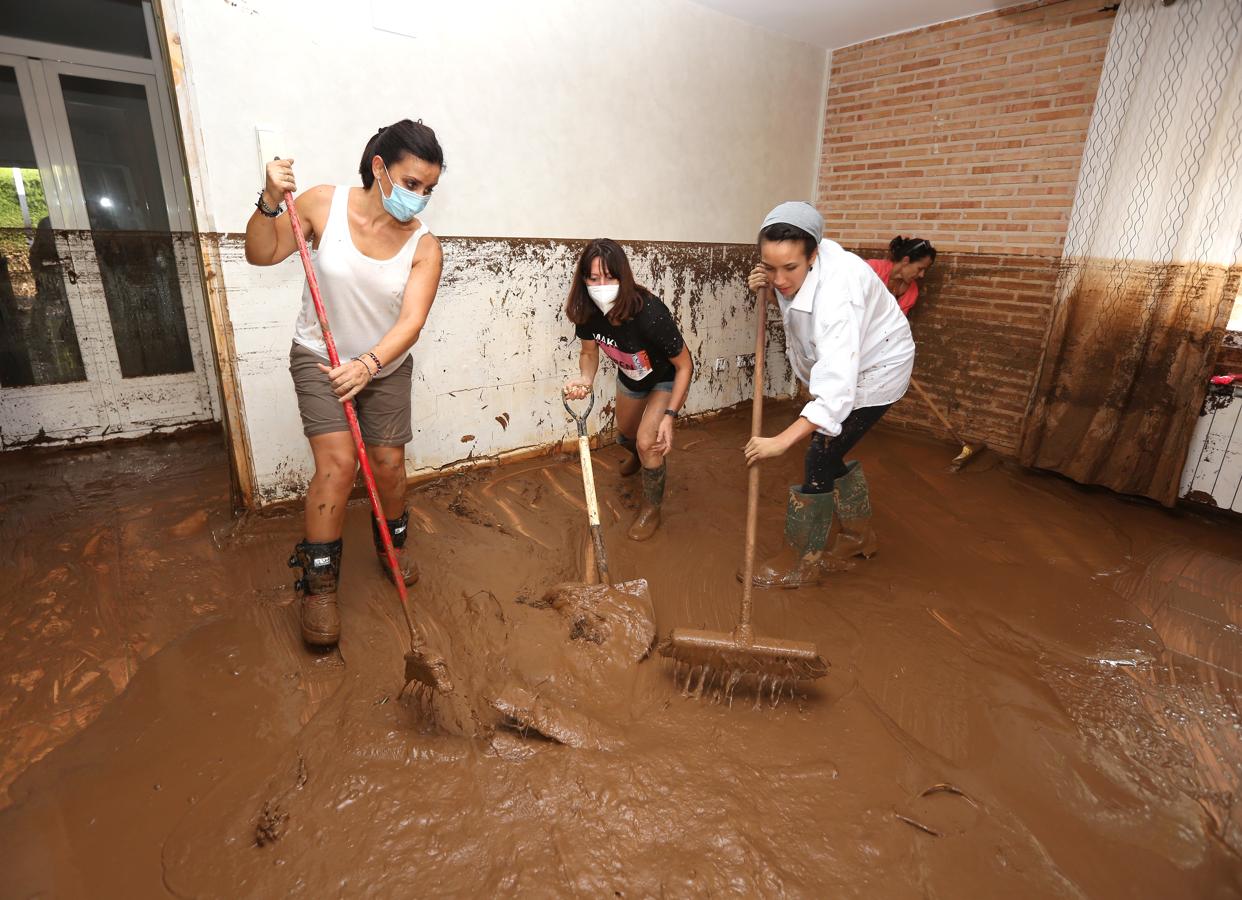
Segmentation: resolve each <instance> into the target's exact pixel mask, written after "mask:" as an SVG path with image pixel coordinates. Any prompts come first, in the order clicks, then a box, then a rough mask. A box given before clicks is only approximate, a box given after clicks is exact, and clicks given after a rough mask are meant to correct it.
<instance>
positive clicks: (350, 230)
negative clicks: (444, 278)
mask: <svg viewBox="0 0 1242 900" xmlns="http://www.w3.org/2000/svg"><path fill="white" fill-rule="evenodd" d="M443 169H444V153H443V151H442V150H441V149H440V143H439V141H437V140H436V134H435V132H434V131H432V130H431V129H430V128H428V127H427V126H426V125H424V124H423V123H422V122H421V121H419V122H411V121H410V120H409V119H402V120H401V121H400V122H396V123H394V124H393V125H389V126H387V127H384V128H381V129H380V130H379V131H378V132H376V133H375V134H374V135H372V136H371V138H370V139H369V140H368V141H367V145H366V149H365V150H364V151H363V153H362V161H361V162H360V164H359V166H358V174H359V176H360V177H361V179H362V187H349V186H347V185H342V186H340V187H334V186H332V185H326V184H321V185H316V186H315V187H312V188H310V189H309V190H307V191H305V192H304V193H302V194H300V195H299V196H298V197H297V200H296V201H295V202H296V203H297V209H298V215H299V216H300V217H301V220H302V223H303V228H305V230H306V237H307V240H308V241H309V242H311V244H312V246H313V248H314V252H313V263H314V267H315V274H316V277H317V278H318V280H319V285H320V287H321V288H322V292H323V302H324V306H325V308H326V310H327V313H328V321H329V322H331V323H332V333H333V337H334V338H335V340H336V345H337V349H338V351H339V353H340V356H341V360H342V361H341V364H340V366H338V367H337V368H335V369H334V368H330V367H329V366H328V364H327V362H328V352H327V348H326V347H325V345H324V340H323V333H322V331H321V330H320V328H319V320H318V318H317V317H316V315H315V308H314V305H313V302H312V300H311V295H310V288H309V285H308V286H307V287H306V289H305V290H304V291H303V295H302V312H301V314H300V315H299V316H298V320H297V324H296V325H295V327H294V334H293V346H292V348H291V350H290V353H289V371H290V374H291V375H292V376H293V385H294V389H295V390H296V391H297V397H298V411H299V413H300V414H301V417H302V430H303V433H304V434H305V435H306V437H307V439H308V440H309V442H310V447H311V453H312V454H313V456H314V459H315V475H314V477H313V478H312V479H311V483H310V486H309V487H308V488H307V491H306V510H305V525H306V532H305V537H304V539H303V540H302V541H301V542H300V543H299V544H298V545H297V546H296V547H295V548H294V553H293V557H292V558H291V559H290V561H289V565H290V566H291V567H296V566H300V567H301V569H302V578H301V579H299V580H298V582H297V583H296V584H297V587H298V589H299V590H300V591H301V593H302V607H301V620H302V638H303V640H305V641H306V643H307V644H310V645H313V646H318V647H330V646H333V645H335V644H336V643H337V641H338V640H339V638H340V632H341V622H340V612H339V609H338V607H337V582H338V579H339V576H340V570H341V549H342V542H341V529H342V527H343V525H344V522H345V507H346V503H347V501H348V500H349V494H350V491H351V490H352V489H353V486H354V478H355V475H356V473H357V469H358V459H357V453H356V451H355V448H354V442H353V438H352V437H351V436H350V433H349V425H348V423H347V421H346V419H345V407H344V405H343V404H344V403H345V402H347V401H349V400H351V399H352V400H353V401H354V402H355V404H356V406H357V411H358V421H359V424H360V425H361V429H362V439H363V442H364V443H365V444H366V451H367V457H368V459H369V460H370V463H371V468H372V470H373V471H374V473H375V483H376V487H377V489H378V491H379V495H380V501H381V503H382V505H383V508H384V515H385V518H387V520H388V530H389V532H390V533H391V534H392V541H393V545H394V546H395V547H396V549H397V558H398V560H399V562H400V566H401V570H402V573H403V574H404V579H405V582H406V584H412V583H414V581H416V580H417V578H418V569H417V567H416V566H415V564H414V562H413V560H412V559H411V558H410V557H409V555H408V554H407V552H406V549H405V542H406V536H407V535H406V528H407V525H408V522H409V511H408V510H407V509H406V508H405V488H406V475H405V445H406V444H407V443H408V442H409V441H410V439H411V438H412V437H413V432H412V429H411V427H410V377H411V372H412V371H413V366H414V363H413V360H411V358H410V348H411V347H412V346H413V345H414V342H415V341H417V340H418V337H419V334H420V333H421V332H422V329H423V325H424V323H425V322H426V321H427V314H428V313H429V312H430V311H431V304H432V302H433V301H434V300H435V296H436V290H437V288H438V287H439V284H440V268H441V264H442V259H441V252H440V242H439V241H438V240H437V239H436V237H435V236H434V235H432V234H431V233H430V232H429V231H428V230H427V226H426V225H425V224H423V223H422V222H420V221H419V219H418V214H419V213H421V212H422V210H423V208H424V207H425V206H426V205H427V201H428V200H429V199H430V197H431V192H432V191H433V190H434V189H435V187H436V184H437V183H438V182H439V180H440V173H441V171H442V170H443ZM295 187H296V183H295V181H294V178H293V160H291V159H279V160H276V161H275V162H271V163H268V165H267V184H266V185H265V186H264V188H263V190H262V192H260V194H259V200H258V202H257V203H255V212H254V214H253V215H251V217H250V221H249V222H248V223H247V225H246V259H247V260H248V261H249V262H250V263H251V264H253V265H256V266H273V265H276V264H277V263H279V262H281V261H283V260H284V259H286V258H288V257H289V256H290V255H292V254H294V253H296V252H297V242H296V240H295V239H294V236H293V230H292V228H291V227H290V225H289V218H288V216H284V215H282V213H283V212H284V211H285V210H284V207H283V206H282V205H281V203H282V201H283V200H284V196H285V192H286V191H292V190H294V189H295ZM371 525H372V531H373V534H374V538H375V550H376V553H377V555H378V557H379V560H380V565H381V567H382V568H383V570H384V572H385V573H386V574H389V577H390V578H391V577H392V576H391V574H390V573H389V569H388V566H387V564H386V562H385V557H384V549H383V546H382V544H381V541H380V537H379V527H378V524H377V523H376V522H374V521H372V523H371Z"/></svg>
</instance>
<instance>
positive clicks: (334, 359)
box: [285, 191, 453, 693]
mask: <svg viewBox="0 0 1242 900" xmlns="http://www.w3.org/2000/svg"><path fill="white" fill-rule="evenodd" d="M285 206H286V207H287V208H288V210H289V225H290V227H292V229H293V237H294V239H295V240H296V241H297V242H298V255H299V256H301V257H302V268H304V269H305V270H306V282H307V284H308V285H310V294H311V300H313V301H314V304H315V315H316V316H318V318H319V329H320V331H322V332H323V343H324V346H325V347H326V348H327V350H328V362H329V363H330V364H331V365H332V368H334V369H335V368H337V367H338V366H339V365H340V364H341V358H340V356H339V355H338V354H337V352H336V341H335V340H333V338H332V329H331V328H329V327H328V313H327V311H326V310H325V309H324V306H323V298H322V297H321V296H320V295H319V279H318V278H316V277H315V268H314V266H312V265H311V258H310V250H309V248H307V246H306V236H305V235H304V234H303V233H302V222H301V220H300V219H299V218H298V210H297V207H296V206H294V204H293V191H286V192H285ZM345 418H346V420H347V421H348V422H349V432H350V434H351V435H353V438H354V448H355V449H356V450H357V452H358V464H359V466H360V467H361V468H362V480H363V481H364V482H366V486H367V496H368V497H370V498H371V512H372V513H373V514H374V516H375V521H376V522H377V523H378V525H379V533H380V539H381V540H382V541H383V544H384V558H385V559H386V560H387V561H388V567H389V568H390V569H391V570H392V580H393V582H394V583H395V584H396V585H397V595H398V596H399V597H400V598H401V611H402V612H403V613H404V614H405V626H406V628H408V629H409V632H410V649H409V651H408V652H407V653H406V654H405V684H406V686H407V687H408V686H409V685H411V684H418V685H423V686H425V687H428V688H431V689H432V690H435V691H440V692H442V693H450V692H451V691H452V690H453V682H452V681H450V680H449V675H448V666H447V665H446V664H445V662H444V657H442V656H440V654H438V653H436V652H435V651H434V650H432V649H431V648H429V647H428V646H427V645H426V644H425V643H424V642H423V641H422V640H420V639H419V637H418V632H417V631H416V630H415V628H414V620H413V619H412V618H411V617H410V600H409V597H408V595H407V594H406V590H405V577H404V576H403V575H402V573H401V566H400V564H399V563H398V562H397V551H396V548H395V547H394V546H393V543H392V535H391V534H389V532H388V520H387V518H386V517H385V515H384V508H383V506H382V505H381V504H380V499H379V492H378V491H377V490H376V489H375V476H374V475H373V474H372V473H371V462H370V460H369V459H368V458H367V448H366V444H364V443H363V440H362V431H361V429H360V428H359V427H358V414H357V412H356V411H355V410H354V401H353V400H350V401H349V402H348V403H346V404H345Z"/></svg>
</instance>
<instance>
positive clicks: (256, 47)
mask: <svg viewBox="0 0 1242 900" xmlns="http://www.w3.org/2000/svg"><path fill="white" fill-rule="evenodd" d="M163 5H164V7H165V16H164V19H163V21H164V27H165V29H166V35H167V39H168V43H169V46H170V58H171V59H172V67H173V76H174V82H175V86H176V93H177V99H178V106H179V114H180V117H181V123H182V127H183V131H184V132H185V137H186V149H187V156H188V157H189V163H190V168H191V182H192V184H193V185H194V188H195V194H196V198H195V199H196V204H197V206H196V208H197V212H198V214H199V223H200V228H201V229H202V231H203V232H204V241H205V244H207V245H209V246H208V249H209V250H210V252H209V253H206V254H205V255H206V256H208V257H209V258H210V259H212V260H214V263H212V264H209V267H208V268H209V272H208V278H209V282H210V284H211V287H212V290H213V293H212V297H213V314H214V315H215V316H216V318H217V320H218V321H217V325H218V326H219V325H221V324H223V327H224V331H225V333H226V336H227V337H228V338H230V339H231V341H232V350H233V354H232V357H231V358H230V360H229V361H228V363H229V365H230V366H231V367H232V369H233V376H234V379H233V380H234V381H235V383H236V385H237V388H236V391H235V397H236V400H237V405H238V408H240V409H241V410H242V413H241V418H242V420H243V421H244V422H245V430H246V434H245V439H246V440H245V442H244V443H245V445H247V446H246V453H245V455H246V456H247V457H248V462H249V463H250V469H251V471H252V473H253V479H252V480H253V485H252V490H250V491H245V490H243V494H244V495H246V496H247V497H248V498H250V499H251V500H252V502H254V503H255V504H256V505H263V504H266V503H271V502H276V501H279V500H284V499H289V498H292V497H294V496H296V495H297V493H298V492H300V491H301V490H302V489H303V487H304V484H305V482H306V480H307V479H308V477H309V475H310V472H311V465H310V462H311V461H310V455H309V450H308V448H307V446H306V442H305V440H304V439H303V438H302V434H301V427H300V423H299V420H298V414H297V406H296V402H295V398H294V392H293V387H292V383H291V381H290V378H289V375H288V371H287V362H288V352H289V344H290V339H291V335H292V325H293V321H294V319H295V318H296V316H297V312H298V308H299V304H300V290H301V282H302V273H301V268H300V264H299V263H298V261H297V260H296V258H294V259H292V260H290V261H288V262H286V263H285V264H283V265H281V266H278V267H274V268H270V269H256V268H253V267H251V266H249V265H247V264H246V262H245V258H244V254H243V248H242V238H241V235H240V234H238V232H239V231H241V230H242V229H243V228H244V226H245V222H246V220H247V219H248V217H249V215H250V204H251V203H252V202H253V196H254V194H255V192H256V190H257V189H258V187H259V186H260V184H261V182H260V162H259V155H258V152H257V140H256V136H255V129H256V127H259V126H262V127H264V128H267V129H270V130H271V131H272V132H273V133H275V134H276V135H277V136H278V137H277V141H278V143H279V145H280V146H281V147H284V148H285V151H284V152H286V153H288V154H289V155H292V156H293V157H294V158H295V160H296V161H297V162H296V165H295V168H296V171H297V175H298V180H299V183H300V184H302V185H307V186H309V185H313V184H316V183H322V182H329V183H347V182H352V181H353V180H354V179H355V178H356V177H357V176H356V174H353V173H355V172H356V169H357V165H358V156H359V153H360V150H361V148H362V145H363V144H364V143H365V141H366V139H367V138H368V136H369V135H370V134H371V133H373V132H374V130H375V129H376V127H378V126H379V125H381V124H386V123H388V122H390V121H392V120H394V119H396V118H399V117H402V116H413V117H421V118H423V119H424V120H425V121H426V122H428V123H429V124H431V125H432V126H433V127H435V128H436V130H437V133H438V135H439V137H440V139H441V142H442V144H443V146H444V148H445V155H446V159H447V162H448V167H447V170H446V172H445V175H444V178H443V179H442V181H441V185H440V188H439V190H438V191H437V193H436V197H435V200H434V201H433V202H432V204H431V206H430V207H429V209H428V211H427V215H426V216H425V219H426V221H427V222H428V224H430V225H431V227H432V230H433V231H435V232H436V233H437V234H439V235H442V236H443V235H454V236H455V237H450V238H445V239H444V246H445V274H444V280H443V284H442V287H441V290H440V293H439V295H438V297H437V300H436V304H435V307H434V308H433V310H432V314H431V318H430V320H429V322H428V325H427V328H426V330H425V332H424V336H423V338H422V340H421V342H420V344H419V345H418V347H417V348H416V352H415V354H414V360H415V369H414V388H413V392H414V397H413V401H414V426H415V438H414V441H413V443H411V444H410V445H409V447H408V455H407V468H408V470H409V471H410V472H411V474H413V473H416V472H421V471H427V470H433V469H436V468H442V467H447V466H452V465H455V464H459V463H461V462H463V461H468V460H471V459H477V458H479V457H491V456H497V455H500V454H503V453H507V452H510V451H518V450H522V449H524V448H535V447H539V446H543V445H547V444H549V443H551V442H555V441H558V440H559V439H561V438H562V437H564V436H566V435H567V434H568V427H567V421H566V417H565V414H564V410H563V409H562V408H561V406H560V400H559V395H558V388H559V384H560V382H561V380H562V379H563V378H564V377H565V376H566V375H568V374H570V373H571V372H574V371H576V366H577V364H576V353H577V347H576V341H574V340H573V339H572V333H573V332H572V327H571V326H570V324H569V323H568V321H566V320H565V318H564V314H563V313H562V312H561V309H560V308H561V306H562V304H563V300H564V297H565V294H566V291H567V288H568V278H569V275H570V272H571V270H572V267H573V263H574V261H575V259H576V255H577V252H578V250H579V249H580V246H581V244H580V242H579V240H580V239H583V238H587V237H594V236H597V235H608V236H612V237H616V238H618V239H626V240H628V241H629V242H630V243H629V244H628V245H627V246H628V247H629V249H630V252H631V254H632V262H633V264H634V269H635V272H636V274H637V276H638V278H639V280H640V281H641V282H643V283H645V284H646V285H648V286H649V287H651V288H652V289H653V290H654V291H656V292H657V293H658V294H660V295H661V296H662V297H663V298H664V300H665V302H666V303H668V304H669V306H670V308H671V309H672V310H673V313H674V315H675V317H676V318H677V320H678V322H679V324H680V326H681V328H682V331H683V334H684V335H685V337H686V340H687V344H688V345H689V347H690V349H691V351H692V353H693V354H694V358H695V362H696V364H697V366H698V371H697V373H696V377H695V382H694V384H693V386H692V389H691V394H690V399H689V402H688V404H687V409H688V410H689V411H690V412H692V413H694V412H704V411H709V410H713V409H718V408H722V407H726V406H730V405H732V404H734V403H736V402H738V401H740V400H743V399H745V398H746V397H747V396H749V394H750V377H749V371H748V370H746V369H745V368H739V367H738V365H737V361H738V360H737V358H738V357H739V356H744V355H746V354H749V353H750V352H751V351H752V349H753V341H754V338H753V331H752V328H753V323H754V319H753V303H752V301H751V300H750V298H749V297H748V296H747V294H746V291H745V288H744V281H745V272H746V271H747V269H748V268H749V267H750V265H752V264H753V260H754V249H753V245H752V244H751V243H750V242H751V241H752V240H753V236H754V233H755V230H756V228H757V225H758V223H759V221H760V220H761V218H762V216H763V214H764V213H765V212H766V211H767V210H768V209H769V208H770V207H771V206H772V205H773V204H774V203H775V202H778V201H780V200H783V199H787V198H791V197H810V196H811V195H812V194H813V191H814V178H815V168H816V155H817V149H818V143H819V137H818V128H819V116H820V110H821V99H822V91H823V83H824V76H825V70H826V63H827V54H825V53H824V52H823V51H822V50H819V49H817V48H813V47H810V46H809V45H806V44H801V43H799V42H796V41H792V40H789V39H787V38H783V37H780V36H778V35H775V34H771V33H769V32H766V31H763V30H761V29H758V28H754V27H752V26H749V25H746V24H744V23H741V22H739V21H737V20H734V19H732V18H729V17H727V16H723V15H721V14H718V13H715V12H713V11H710V10H706V9H704V8H702V7H700V6H697V5H695V4H693V3H690V2H687V0H636V2H632V3H626V4H617V3H609V2H605V0H585V2H569V0H549V2H543V3H539V4H513V3H505V2H500V0H483V2H476V3H471V4H428V5H423V4H419V5H418V6H417V7H416V8H412V7H411V6H410V5H409V4H402V3H398V2H395V0H371V2H369V3H366V2H364V3H361V4H358V5H355V6H346V5H344V4H339V3H336V2H332V0H311V2H301V3H296V4H294V3H292V2H286V0H219V2H207V0H196V2H190V0H166V2H165V3H164V4H163ZM285 72H293V73H295V74H294V75H292V76H286V75H284V74H283V73H285ZM770 338H771V340H770V343H773V346H772V354H771V356H772V360H773V365H772V367H771V373H772V374H771V376H770V378H769V391H770V392H772V393H787V392H788V391H789V390H790V387H791V382H790V375H789V372H788V369H787V368H786V366H785V364H784V361H783V355H782V354H781V353H780V350H781V346H780V343H781V337H780V333H779V328H775V329H773V331H772V333H771V335H770ZM227 344H228V341H227V340H219V339H218V340H217V345H218V346H222V347H226V348H227ZM718 360H722V361H723V362H722V363H720V364H719V366H718V363H717V361H718ZM613 380H614V379H613V369H612V367H611V364H606V365H605V368H604V370H603V372H602V373H601V377H600V379H599V381H598V382H597V385H599V386H600V387H601V388H602V391H601V397H600V401H599V402H600V404H601V405H602V406H603V407H604V410H605V415H604V416H603V417H602V418H599V417H597V418H596V419H595V425H594V427H608V426H610V425H611V420H610V418H609V416H610V413H611V402H610V401H611V399H612V396H613V390H614V388H613ZM225 381H226V382H227V381H229V379H225ZM238 446H242V444H241V443H239V444H238Z"/></svg>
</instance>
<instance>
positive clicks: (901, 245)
mask: <svg viewBox="0 0 1242 900" xmlns="http://www.w3.org/2000/svg"><path fill="white" fill-rule="evenodd" d="M935 261H936V248H935V247H933V246H932V245H931V242H930V241H925V240H923V238H916V237H902V236H901V235H897V237H895V238H893V239H892V240H891V241H889V243H888V259H869V260H867V265H869V266H871V268H872V269H873V270H874V271H875V274H877V275H879V276H880V280H881V281H883V282H884V286H885V287H886V288H888V292H889V293H890V294H892V295H893V296H894V297H895V298H896V299H897V305H898V306H900V307H901V311H902V312H903V313H905V314H906V315H907V316H909V315H910V310H911V309H913V308H914V304H915V303H916V302H917V301H918V299H919V282H920V281H921V280H922V278H923V276H924V275H926V274H927V270H928V269H930V268H931V266H932V263H934V262H935Z"/></svg>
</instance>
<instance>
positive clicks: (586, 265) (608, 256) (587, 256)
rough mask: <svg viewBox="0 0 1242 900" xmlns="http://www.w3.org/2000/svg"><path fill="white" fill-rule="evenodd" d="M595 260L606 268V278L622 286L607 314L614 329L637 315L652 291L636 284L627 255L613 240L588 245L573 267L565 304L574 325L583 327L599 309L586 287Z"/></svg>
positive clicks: (598, 241)
mask: <svg viewBox="0 0 1242 900" xmlns="http://www.w3.org/2000/svg"><path fill="white" fill-rule="evenodd" d="M596 259H598V260H600V262H601V263H602V264H603V267H604V274H605V275H608V276H609V277H610V278H615V279H617V281H619V282H621V289H620V290H619V291H618V292H617V302H616V303H615V304H614V305H613V307H612V311H611V312H610V313H609V314H608V321H610V322H611V323H612V324H613V325H620V324H621V323H622V322H624V321H626V320H627V319H632V318H634V316H636V315H638V311H639V310H640V309H642V308H643V303H644V302H645V300H646V298H647V297H648V296H649V295H650V294H651V291H649V290H647V289H646V288H645V287H642V286H641V285H638V284H635V283H634V273H633V272H632V271H630V261H629V260H628V259H626V257H625V251H624V250H622V249H621V245H620V244H618V243H617V242H616V241H614V240H612V239H611V238H595V239H594V240H592V241H588V242H587V245H586V247H585V248H584V249H583V251H582V255H581V256H580V257H578V265H577V266H575V267H574V280H573V283H572V284H571V285H570V286H569V299H568V300H567V301H566V302H565V315H567V316H569V321H571V322H573V323H574V324H575V325H582V324H584V323H585V322H586V321H587V319H589V318H591V314H592V313H593V312H595V310H596V309H597V307H596V306H595V303H594V301H592V300H591V295H590V294H588V293H587V284H586V280H587V278H589V277H590V275H591V263H593V262H594V261H595V260H596Z"/></svg>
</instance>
